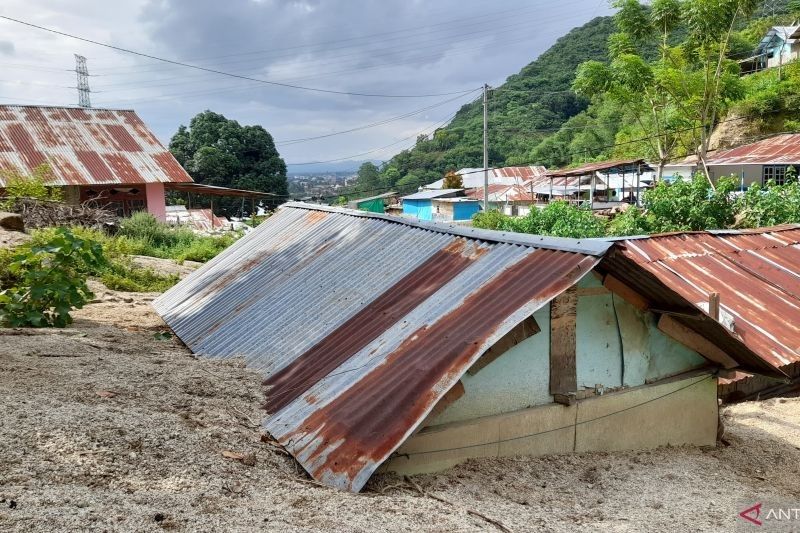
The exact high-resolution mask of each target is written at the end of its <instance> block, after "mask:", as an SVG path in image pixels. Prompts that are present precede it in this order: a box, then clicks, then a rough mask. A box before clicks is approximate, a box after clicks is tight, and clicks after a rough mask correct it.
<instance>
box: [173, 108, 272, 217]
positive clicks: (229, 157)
mask: <svg viewBox="0 0 800 533" xmlns="http://www.w3.org/2000/svg"><path fill="white" fill-rule="evenodd" d="M169 149H170V151H171V152H172V154H173V155H174V156H175V158H176V159H177V160H178V162H179V163H180V164H181V165H183V167H184V168H185V169H186V171H187V172H188V173H189V174H190V175H191V176H192V178H193V179H194V180H195V181H197V182H198V183H204V184H207V185H217V186H221V187H232V188H235V189H248V190H254V191H260V192H271V193H273V194H276V195H278V198H276V200H274V201H269V202H267V204H268V207H274V206H276V205H277V204H279V203H281V202H282V201H283V200H284V199H285V197H286V195H287V193H288V184H287V181H286V163H284V161H283V159H282V158H281V157H280V155H279V154H278V151H277V149H276V148H275V143H274V141H273V140H272V136H271V135H270V134H269V133H268V132H267V130H265V129H264V128H263V127H261V126H242V125H240V124H239V123H238V122H237V121H235V120H230V119H227V118H225V117H224V116H223V115H221V114H219V113H214V112H213V111H204V112H202V113H200V114H198V115H196V116H195V117H194V118H193V119H192V120H191V122H190V123H189V127H188V128H187V127H186V126H183V125H181V127H180V128H178V131H177V132H176V133H175V135H174V136H173V137H172V139H171V140H170V143H169ZM193 203H198V202H197V201H196V200H194V199H193ZM199 203H200V204H201V205H208V200H201V201H200V202H199ZM214 207H215V209H214V210H215V211H216V212H217V214H229V215H233V214H236V213H238V212H239V210H240V209H242V201H241V200H240V199H229V198H225V199H223V200H221V201H220V200H217V201H215V202H214ZM243 211H244V212H243V213H242V215H244V216H248V215H250V214H251V213H250V203H249V202H245V203H244V209H243Z"/></svg>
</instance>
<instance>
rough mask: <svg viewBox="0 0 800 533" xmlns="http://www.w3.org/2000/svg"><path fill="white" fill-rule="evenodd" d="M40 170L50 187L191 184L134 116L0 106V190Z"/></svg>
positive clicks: (129, 113)
mask: <svg viewBox="0 0 800 533" xmlns="http://www.w3.org/2000/svg"><path fill="white" fill-rule="evenodd" d="M42 164H47V165H49V167H50V169H51V170H52V174H53V179H52V180H51V181H50V182H49V184H51V185H103V184H121V183H124V184H141V183H158V182H161V183H171V182H191V181H192V178H191V177H190V176H189V174H187V173H186V171H185V170H184V169H183V167H181V165H180V164H179V163H178V161H177V160H176V159H175V158H174V157H173V155H172V154H171V153H170V152H169V151H168V150H167V149H166V148H164V146H163V145H162V144H161V143H160V142H159V141H158V139H156V137H155V135H153V133H152V132H150V130H149V129H148V128H147V126H146V125H145V124H144V122H142V120H141V119H140V118H139V117H138V116H137V115H136V113H135V112H133V111H124V110H112V109H85V108H75V107H43V106H16V105H0V187H3V186H4V185H5V181H4V174H6V173H7V172H8V171H11V172H17V173H21V174H30V173H31V172H33V170H34V169H36V168H37V167H38V166H40V165H42ZM3 171H6V172H3Z"/></svg>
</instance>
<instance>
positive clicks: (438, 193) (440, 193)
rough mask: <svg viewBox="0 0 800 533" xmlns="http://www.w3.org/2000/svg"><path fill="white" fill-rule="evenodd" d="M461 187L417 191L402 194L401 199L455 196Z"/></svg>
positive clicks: (429, 198)
mask: <svg viewBox="0 0 800 533" xmlns="http://www.w3.org/2000/svg"><path fill="white" fill-rule="evenodd" d="M462 190H463V189H438V190H433V191H419V192H415V193H414V194H409V195H407V196H403V200H431V199H433V198H446V197H448V196H457V195H458V194H459V193H460V192H461V191H462Z"/></svg>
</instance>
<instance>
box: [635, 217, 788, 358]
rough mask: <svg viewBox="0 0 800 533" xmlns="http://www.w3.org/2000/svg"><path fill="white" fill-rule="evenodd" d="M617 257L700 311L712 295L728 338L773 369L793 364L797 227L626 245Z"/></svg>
mask: <svg viewBox="0 0 800 533" xmlns="http://www.w3.org/2000/svg"><path fill="white" fill-rule="evenodd" d="M619 246H620V247H621V248H620V250H621V253H622V254H623V255H624V256H625V257H626V258H628V259H630V260H632V261H635V262H636V263H637V264H639V265H641V266H642V267H643V268H645V269H646V270H647V271H648V272H650V273H651V274H653V275H654V276H655V277H656V278H658V279H659V280H660V281H661V282H662V283H663V284H665V285H666V286H668V287H670V288H671V289H672V290H674V291H675V292H677V293H678V294H680V295H681V296H683V297H684V298H685V299H686V300H688V301H689V302H692V303H693V304H695V305H696V306H697V307H698V308H699V309H701V310H704V307H703V306H704V305H707V302H708V295H709V293H712V292H717V293H719V294H720V305H721V308H722V309H723V311H725V312H727V313H729V314H730V315H732V316H733V319H734V333H735V334H736V335H737V336H738V337H739V338H740V339H741V340H742V342H743V343H744V344H745V345H746V346H747V347H748V348H750V349H751V350H752V351H753V352H755V353H756V354H758V355H759V356H761V358H762V359H764V360H766V361H768V362H769V363H771V364H772V365H773V366H775V367H778V368H780V367H784V366H786V365H789V364H792V363H795V362H798V361H800V225H795V226H783V227H776V228H763V229H756V230H743V231H720V232H692V233H677V234H666V235H661V236H653V237H648V238H635V239H628V240H625V241H622V242H621V243H619Z"/></svg>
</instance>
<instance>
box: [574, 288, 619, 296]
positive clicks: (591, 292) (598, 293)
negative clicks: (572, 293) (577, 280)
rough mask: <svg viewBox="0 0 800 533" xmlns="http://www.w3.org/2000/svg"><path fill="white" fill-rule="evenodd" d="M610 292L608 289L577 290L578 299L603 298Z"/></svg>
mask: <svg viewBox="0 0 800 533" xmlns="http://www.w3.org/2000/svg"><path fill="white" fill-rule="evenodd" d="M610 293H611V291H609V290H608V287H580V288H578V297H581V296H605V295H606V294H610Z"/></svg>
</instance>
